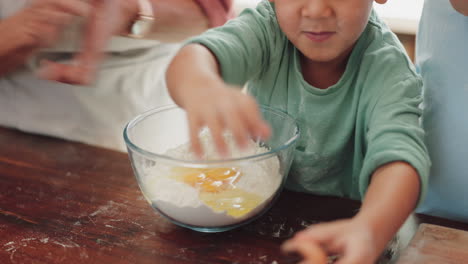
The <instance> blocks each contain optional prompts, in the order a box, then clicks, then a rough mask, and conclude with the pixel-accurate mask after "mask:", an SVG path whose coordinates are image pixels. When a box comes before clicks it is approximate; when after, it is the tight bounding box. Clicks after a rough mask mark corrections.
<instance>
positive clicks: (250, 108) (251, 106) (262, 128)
mask: <svg viewBox="0 0 468 264" xmlns="http://www.w3.org/2000/svg"><path fill="white" fill-rule="evenodd" d="M245 100H246V101H245V102H244V103H243V106H242V111H243V114H244V116H245V117H247V119H246V123H247V126H248V129H249V132H250V134H251V135H253V136H255V137H258V138H261V139H268V138H269V137H270V135H271V129H270V126H269V125H268V124H267V123H266V122H265V120H263V117H262V115H261V112H260V108H259V107H258V105H257V103H256V101H255V99H253V98H252V97H250V96H249V97H246V99H245Z"/></svg>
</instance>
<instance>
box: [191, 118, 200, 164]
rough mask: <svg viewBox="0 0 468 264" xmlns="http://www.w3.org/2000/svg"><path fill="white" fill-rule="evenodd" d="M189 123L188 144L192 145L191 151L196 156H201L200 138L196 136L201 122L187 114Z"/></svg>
mask: <svg viewBox="0 0 468 264" xmlns="http://www.w3.org/2000/svg"><path fill="white" fill-rule="evenodd" d="M188 123H189V133H190V145H191V147H192V151H193V152H194V153H195V155H196V156H197V158H201V157H202V155H203V153H202V148H201V145H200V139H199V138H198V134H199V132H200V128H201V123H200V122H199V120H198V118H195V117H192V116H189V117H188Z"/></svg>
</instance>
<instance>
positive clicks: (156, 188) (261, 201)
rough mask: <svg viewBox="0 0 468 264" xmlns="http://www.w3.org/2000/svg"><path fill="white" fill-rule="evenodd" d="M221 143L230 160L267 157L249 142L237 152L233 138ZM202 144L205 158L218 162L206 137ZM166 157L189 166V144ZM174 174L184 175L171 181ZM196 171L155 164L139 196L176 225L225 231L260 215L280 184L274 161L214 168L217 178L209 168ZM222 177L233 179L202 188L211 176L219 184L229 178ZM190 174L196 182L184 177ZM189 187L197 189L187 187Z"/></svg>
mask: <svg viewBox="0 0 468 264" xmlns="http://www.w3.org/2000/svg"><path fill="white" fill-rule="evenodd" d="M225 139H226V143H227V145H228V149H229V150H230V153H231V157H232V158H237V157H245V156H251V155H255V154H259V153H264V152H267V151H269V149H268V148H266V147H262V146H260V145H259V144H258V143H256V142H254V141H250V142H249V144H248V147H247V148H246V149H245V150H240V149H238V148H237V147H236V144H235V142H234V139H233V137H232V136H229V135H226V136H225ZM201 143H202V146H204V153H205V157H204V158H206V159H210V160H213V159H219V156H218V154H217V152H216V150H215V147H214V144H213V141H212V140H211V138H210V137H209V134H208V133H203V134H202V136H201ZM165 155H167V156H170V157H173V158H176V159H185V160H194V155H193V153H192V152H191V151H190V145H189V143H187V144H183V145H180V146H178V147H176V148H174V149H171V150H169V151H167V152H166V153H165ZM219 168H221V169H219ZM174 170H182V171H183V173H185V174H184V175H182V176H183V177H173V175H174ZM198 170H200V169H192V168H181V167H180V166H179V167H174V166H173V165H170V164H163V163H161V162H158V163H156V165H155V166H152V167H150V168H147V170H146V171H145V175H144V177H141V179H142V189H143V193H144V194H145V196H146V197H147V199H148V200H149V201H150V202H151V203H152V205H153V206H156V207H157V208H158V209H159V210H160V211H161V212H163V213H164V214H165V215H167V216H169V217H170V218H172V219H174V220H176V221H179V222H181V223H184V224H188V225H194V226H203V227H212V226H225V225H231V224H235V223H238V222H241V221H243V220H245V219H248V218H250V217H252V216H254V215H256V214H257V213H259V211H261V210H262V209H263V208H264V207H265V206H266V205H268V203H269V202H270V201H271V199H272V198H273V197H274V195H275V194H276V191H277V190H278V188H279V186H280V184H281V181H282V176H281V174H280V164H279V160H278V157H277V156H273V157H270V158H267V159H263V160H256V161H248V160H246V161H243V162H242V163H236V164H229V165H226V166H223V165H220V166H219V167H218V166H217V168H216V170H215V172H216V173H212V172H210V171H212V168H211V169H201V170H209V171H202V172H199V171H198ZM218 170H220V171H221V172H222V173H219V172H218ZM227 171H229V172H230V173H231V174H230V175H232V178H229V179H227V180H224V181H223V180H219V181H213V182H209V183H210V184H207V182H206V181H208V180H210V179H211V178H209V176H210V173H211V174H215V175H213V177H214V178H216V179H218V178H219V177H221V178H223V179H224V178H226V177H228V176H226V175H228V174H227V173H228V172H227ZM194 172H195V174H194ZM236 173H237V174H236ZM189 174H190V175H192V174H193V175H196V176H187V175H189ZM187 179H189V180H187ZM194 181H196V184H191V183H193V182H194ZM194 185H195V186H194Z"/></svg>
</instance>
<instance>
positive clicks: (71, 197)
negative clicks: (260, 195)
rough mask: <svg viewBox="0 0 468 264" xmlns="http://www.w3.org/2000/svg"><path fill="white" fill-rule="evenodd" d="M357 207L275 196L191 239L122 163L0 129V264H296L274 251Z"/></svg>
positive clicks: (80, 147)
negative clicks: (241, 223)
mask: <svg viewBox="0 0 468 264" xmlns="http://www.w3.org/2000/svg"><path fill="white" fill-rule="evenodd" d="M359 205H360V204H359V203H358V202H355V201H351V200H346V199H339V198H330V197H317V196H312V195H306V194H300V193H293V192H288V191H285V192H283V193H282V195H281V197H280V199H279V201H278V202H277V203H276V204H275V206H274V207H273V208H272V209H271V210H270V211H269V212H268V213H267V214H265V215H264V216H263V217H261V218H260V219H259V220H257V221H255V222H253V223H251V224H249V225H247V226H245V227H241V228H239V229H236V230H233V231H228V232H224V233H217V234H205V233H198V232H194V231H190V230H188V229H184V228H181V227H178V226H175V225H173V224H172V223H170V222H169V221H168V220H166V219H165V218H163V217H161V216H160V215H158V214H157V213H156V212H155V211H154V210H153V209H152V208H151V207H150V205H149V204H148V203H147V202H146V201H145V200H144V198H143V196H142V195H141V193H140V190H139V188H138V186H137V183H136V180H135V177H134V176H133V172H132V169H131V166H130V162H129V160H128V157H127V154H124V153H119V152H115V151H110V150H106V149H102V148H96V147H91V146H87V145H84V144H79V143H73V142H69V141H63V140H59V139H54V138H49V137H43V136H38V135H31V134H26V133H21V132H18V131H15V130H10V129H6V128H0V263H67V264H72V263H160V264H166V263H168V264H172V263H174V264H175V263H177V264H184V263H207V264H214V263H243V264H244V263H251V264H256V263H278V264H280V263H296V261H297V257H295V256H284V255H282V254H281V253H280V252H279V245H280V244H281V242H282V241H284V240H285V239H286V238H288V237H290V236H291V235H292V234H293V233H294V232H295V231H297V230H300V229H303V228H304V227H306V226H308V225H310V224H312V223H316V222H319V221H327V220H333V219H338V218H343V217H351V216H352V215H354V214H355V213H356V211H357V209H358V208H359ZM418 219H423V220H422V221H423V222H430V223H438V224H443V225H446V226H452V227H457V228H463V229H465V230H468V225H464V224H460V223H455V222H451V221H447V220H443V219H437V218H429V217H426V218H424V217H420V218H418Z"/></svg>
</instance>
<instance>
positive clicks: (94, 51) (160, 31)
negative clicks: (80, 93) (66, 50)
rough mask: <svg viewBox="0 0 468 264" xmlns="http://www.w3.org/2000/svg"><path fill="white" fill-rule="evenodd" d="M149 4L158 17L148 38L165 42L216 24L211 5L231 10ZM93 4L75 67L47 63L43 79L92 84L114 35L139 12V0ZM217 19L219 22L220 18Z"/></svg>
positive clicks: (186, 1) (190, 1) (193, 2)
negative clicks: (104, 51) (105, 50)
mask: <svg viewBox="0 0 468 264" xmlns="http://www.w3.org/2000/svg"><path fill="white" fill-rule="evenodd" d="M149 1H150V3H151V5H152V8H153V13H154V16H155V18H156V19H155V24H154V26H153V28H152V30H151V33H150V34H149V38H152V39H157V40H160V41H165V42H167V41H169V42H173V41H181V40H183V39H186V38H187V37H190V36H193V35H197V34H199V33H201V32H203V31H204V30H206V29H208V28H209V27H210V25H212V24H213V22H212V21H210V18H212V20H213V19H214V18H213V13H212V12H208V10H211V7H210V5H209V4H210V2H211V3H212V4H214V3H218V4H219V3H225V4H223V6H225V8H224V10H225V12H226V13H228V12H229V11H230V7H231V2H230V1H227V0H203V1H201V2H200V5H199V2H198V1H197V0H149ZM91 3H92V4H93V5H94V7H93V15H92V16H91V18H90V19H89V21H88V26H87V29H86V30H85V33H84V42H83V48H82V52H81V53H80V54H78V55H77V56H76V58H75V59H74V61H75V63H73V65H64V64H58V63H54V62H48V63H47V64H46V67H44V68H43V70H42V71H41V75H42V76H43V77H44V78H46V79H50V80H55V81H60V82H65V83H71V84H88V83H90V82H91V81H92V80H93V78H94V74H95V73H96V71H97V67H98V66H99V63H100V61H101V60H102V58H103V56H104V53H103V50H104V48H105V47H106V45H107V42H108V41H109V40H110V38H111V37H112V36H114V35H115V34H121V33H123V32H125V31H126V30H127V29H128V27H129V25H130V24H131V21H132V20H133V19H134V18H135V17H136V15H137V14H138V10H139V8H138V0H91ZM201 3H203V4H201ZM212 6H213V7H216V6H218V5H212ZM218 10H220V9H218ZM215 17H216V19H217V20H216V21H217V22H216V23H219V21H218V20H219V18H218V17H217V16H215ZM226 17H227V16H226Z"/></svg>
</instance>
